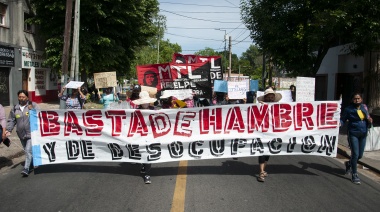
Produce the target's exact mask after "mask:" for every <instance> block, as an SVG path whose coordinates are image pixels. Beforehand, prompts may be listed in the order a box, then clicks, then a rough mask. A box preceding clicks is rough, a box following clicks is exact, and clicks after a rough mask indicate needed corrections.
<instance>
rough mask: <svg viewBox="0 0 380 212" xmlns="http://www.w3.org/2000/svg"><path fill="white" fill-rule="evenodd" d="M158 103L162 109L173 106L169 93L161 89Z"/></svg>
mask: <svg viewBox="0 0 380 212" xmlns="http://www.w3.org/2000/svg"><path fill="white" fill-rule="evenodd" d="M160 100H161V101H160V104H161V108H162V109H170V108H174V105H173V99H172V96H170V95H169V92H168V91H162V94H161V96H160Z"/></svg>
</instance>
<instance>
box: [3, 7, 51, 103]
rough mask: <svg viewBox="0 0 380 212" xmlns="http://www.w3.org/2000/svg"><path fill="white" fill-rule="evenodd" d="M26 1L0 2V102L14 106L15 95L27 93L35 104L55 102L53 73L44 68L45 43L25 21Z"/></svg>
mask: <svg viewBox="0 0 380 212" xmlns="http://www.w3.org/2000/svg"><path fill="white" fill-rule="evenodd" d="M29 6H30V4H29V3H28V0H19V1H14V0H0V84H1V85H0V103H1V104H2V105H4V106H8V105H14V104H17V102H18V99H17V92H18V91H19V90H21V89H24V90H27V91H28V93H29V98H30V99H31V100H32V101H35V102H37V103H40V102H48V101H53V100H56V99H57V89H58V87H57V81H58V79H57V74H56V73H54V72H53V71H52V70H51V69H50V68H47V67H44V66H43V62H44V58H45V57H44V47H45V45H44V44H45V41H44V40H42V39H40V38H39V36H38V35H37V32H38V29H37V28H36V27H35V26H33V25H31V24H28V23H26V22H25V20H26V19H28V18H29V17H31V15H32V10H31V8H30V7H29Z"/></svg>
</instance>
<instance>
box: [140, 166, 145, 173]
mask: <svg viewBox="0 0 380 212" xmlns="http://www.w3.org/2000/svg"><path fill="white" fill-rule="evenodd" d="M140 173H141V174H145V173H146V170H145V166H144V165H142V166H141V169H140Z"/></svg>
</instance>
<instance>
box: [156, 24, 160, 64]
mask: <svg viewBox="0 0 380 212" xmlns="http://www.w3.org/2000/svg"><path fill="white" fill-rule="evenodd" d="M159 60H160V21H158V39H157V64H158V63H159Z"/></svg>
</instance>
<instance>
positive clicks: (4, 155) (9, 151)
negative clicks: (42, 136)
mask: <svg viewBox="0 0 380 212" xmlns="http://www.w3.org/2000/svg"><path fill="white" fill-rule="evenodd" d="M38 106H39V107H40V108H41V109H59V102H58V101H57V102H51V103H40V104H38ZM4 108H5V114H6V117H7V118H8V115H9V111H10V110H11V107H10V106H6V107H4ZM345 132H346V130H345V129H341V130H340V134H339V139H338V143H339V145H338V153H339V154H341V155H343V156H346V157H349V156H350V155H351V152H350V149H349V146H348V142H347V135H346V133H345ZM9 139H10V140H11V145H10V147H6V146H5V145H3V144H0V169H1V168H2V167H4V166H12V165H13V163H12V159H14V158H17V157H20V156H22V155H24V151H23V149H22V145H21V142H20V140H19V138H18V136H17V134H16V130H15V129H14V130H13V132H12V135H11V136H10V137H9ZM359 164H361V165H363V166H365V167H367V168H369V169H371V170H373V171H375V172H377V173H380V150H378V151H371V152H364V156H363V158H362V159H361V160H360V162H359Z"/></svg>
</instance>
